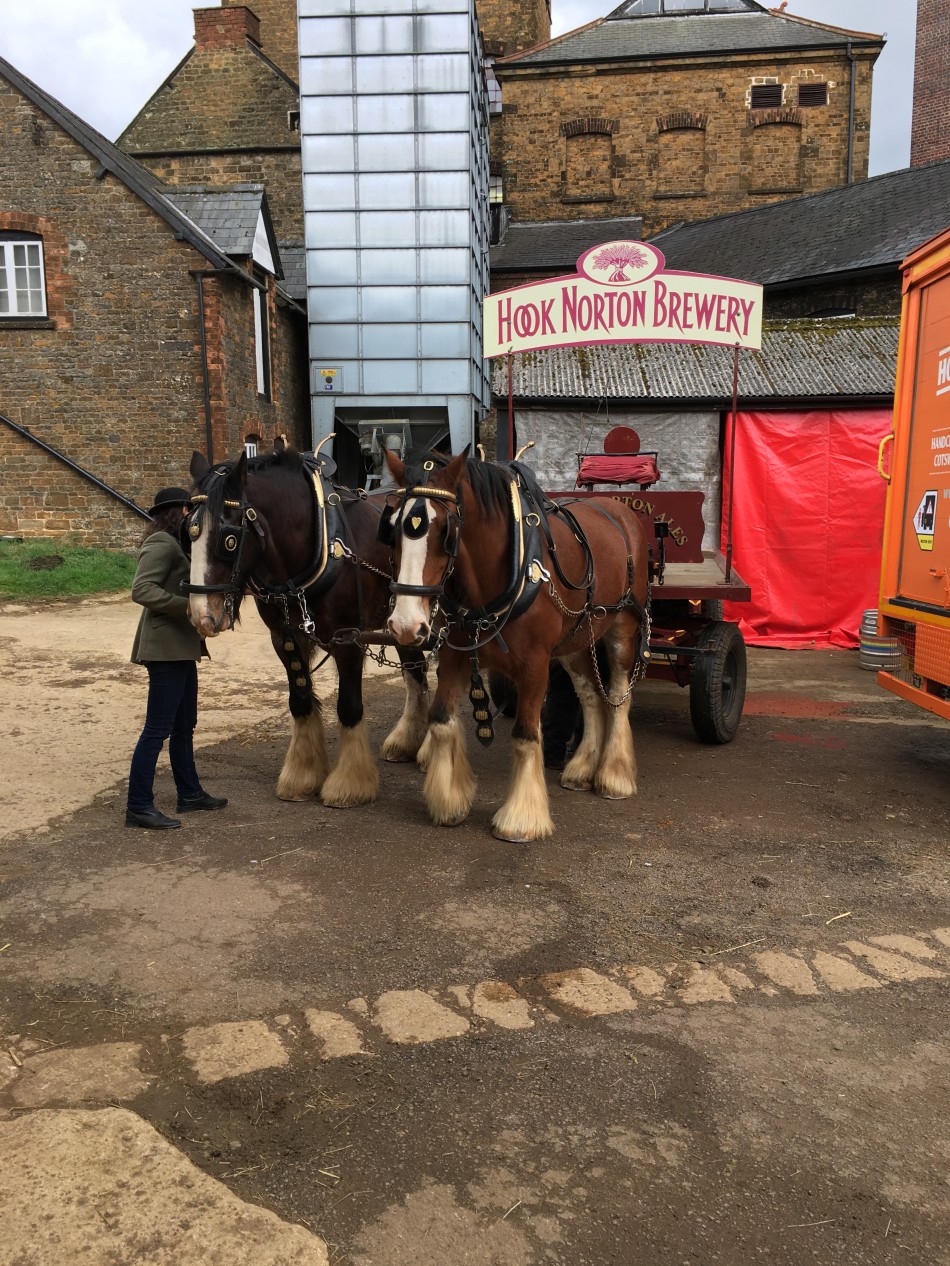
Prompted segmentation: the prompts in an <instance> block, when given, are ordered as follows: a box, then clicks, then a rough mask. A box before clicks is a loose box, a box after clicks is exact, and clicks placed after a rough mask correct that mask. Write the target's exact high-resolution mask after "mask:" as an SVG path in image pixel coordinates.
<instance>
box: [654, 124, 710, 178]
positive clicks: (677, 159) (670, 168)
mask: <svg viewBox="0 0 950 1266" xmlns="http://www.w3.org/2000/svg"><path fill="white" fill-rule="evenodd" d="M656 130H657V150H658V155H657V157H658V163H657V180H656V192H657V195H658V196H659V197H667V198H675V197H684V196H687V195H690V194H698V193H702V192H703V191H704V189H705V187H706V116H705V114H699V113H697V112H695V111H692V110H677V111H674V112H673V113H671V114H665V115H661V116H660V117H659V118H658V119H657V121H656Z"/></svg>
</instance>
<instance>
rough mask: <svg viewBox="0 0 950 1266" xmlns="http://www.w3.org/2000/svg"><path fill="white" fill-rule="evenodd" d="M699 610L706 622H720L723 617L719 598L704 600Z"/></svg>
mask: <svg viewBox="0 0 950 1266" xmlns="http://www.w3.org/2000/svg"><path fill="white" fill-rule="evenodd" d="M700 610H701V611H702V613H703V617H704V619H706V620H721V619H722V617H723V609H722V599H721V598H704V599H703V601H702V605H701V607H700Z"/></svg>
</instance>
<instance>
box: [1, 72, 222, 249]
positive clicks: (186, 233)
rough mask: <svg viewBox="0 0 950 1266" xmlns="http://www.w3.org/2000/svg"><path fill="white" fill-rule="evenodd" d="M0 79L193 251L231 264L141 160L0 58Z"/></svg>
mask: <svg viewBox="0 0 950 1266" xmlns="http://www.w3.org/2000/svg"><path fill="white" fill-rule="evenodd" d="M0 79H6V80H7V81H8V82H9V83H11V84H12V85H13V87H14V88H16V90H17V92H19V93H21V94H22V95H23V96H24V97H26V99H27V100H28V101H32V103H33V104H34V105H35V106H36V107H37V108H38V109H39V110H42V111H43V113H44V114H46V115H48V117H49V118H51V119H52V120H53V122H54V123H56V124H57V125H58V126H59V127H61V128H62V129H63V131H64V132H66V133H68V135H70V136H71V137H72V138H73V140H74V141H76V142H77V144H79V145H81V146H82V147H83V149H85V150H86V151H87V153H89V154H91V155H92V156H93V157H94V158H96V159H98V160H99V163H100V164H101V166H102V168H103V169H104V171H106V172H111V173H112V175H114V176H115V177H116V178H117V179H118V180H121V181H122V183H123V184H125V185H127V186H128V187H129V189H131V190H132V192H133V193H135V194H137V195H138V196H139V197H140V198H141V199H142V201H143V202H144V203H145V204H146V205H147V206H149V207H151V209H152V210H153V211H155V212H156V213H157V214H158V215H160V216H161V217H162V219H163V220H165V221H166V222H167V223H168V224H169V225H171V227H172V228H173V229H174V230H175V232H176V233H178V234H180V235H181V237H182V238H183V239H184V240H185V241H186V242H188V243H190V245H192V246H194V247H195V249H196V250H198V251H200V252H201V254H202V255H204V256H205V258H206V259H208V260H209V261H210V262H211V263H212V264H214V265H215V267H216V268H230V267H232V264H231V260H230V259H228V257H227V255H226V254H225V252H224V251H223V250H221V248H220V247H219V246H218V245H217V243H216V242H214V241H212V239H211V238H210V237H209V236H208V234H207V233H205V232H204V230H203V229H201V228H199V227H198V225H196V224H195V223H194V222H193V221H192V220H190V219H189V218H188V216H187V215H185V214H184V213H183V212H182V211H180V210H179V209H178V207H176V206H175V205H174V203H173V202H172V201H171V199H170V198H169V197H168V196H167V191H166V189H165V187H164V186H163V185H162V182H161V181H160V180H159V179H158V177H157V176H155V175H153V174H152V172H150V171H148V169H147V168H145V167H143V166H142V164H141V163H137V162H136V161H135V159H134V158H130V157H129V155H128V154H124V153H123V152H122V150H120V149H119V148H118V147H117V146H115V145H113V143H112V142H111V141H108V140H106V138H105V137H104V136H103V135H102V133H101V132H97V131H96V130H95V128H93V127H90V126H89V124H88V123H85V122H84V121H83V120H82V119H81V118H79V116H78V115H76V114H73V112H72V110H69V109H67V107H66V106H64V105H63V104H62V103H61V102H59V101H57V100H56V98H55V97H51V96H50V95H49V94H48V93H46V92H44V91H43V89H42V88H40V87H38V85H37V84H35V83H34V82H33V81H32V79H27V77H26V75H24V74H21V73H20V71H18V70H17V68H16V67H15V66H12V65H11V64H10V63H9V62H8V61H6V60H5V59H4V58H2V57H0Z"/></svg>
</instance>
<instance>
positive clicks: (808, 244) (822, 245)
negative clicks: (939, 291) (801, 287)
mask: <svg viewBox="0 0 950 1266" xmlns="http://www.w3.org/2000/svg"><path fill="white" fill-rule="evenodd" d="M948 224H950V160H945V161H943V162H940V163H931V164H930V165H929V166H926V167H911V168H909V169H908V170H906V171H891V172H887V173H886V174H885V175H883V176H875V177H873V178H872V179H871V180H864V181H861V182H860V183H858V184H855V185H848V186H845V187H844V188H841V189H829V190H826V191H825V192H824V193H815V194H810V195H809V196H808V197H805V198H792V199H789V200H786V201H784V202H773V203H770V204H769V205H768V206H764V207H755V208H754V209H753V210H751V211H737V212H735V213H734V214H733V215H723V216H717V217H716V218H715V219H711V220H700V221H697V222H695V223H692V224H681V225H678V226H677V227H675V228H671V229H667V230H665V231H664V232H663V233H658V234H657V235H656V236H655V237H653V238H651V239H650V240H651V241H652V242H653V243H654V244H655V245H656V246H657V247H659V249H660V250H661V251H662V252H663V254H664V255H665V256H666V263H667V267H668V268H677V269H683V270H686V271H696V272H708V271H710V264H711V261H715V269H714V271H715V272H716V273H717V274H719V275H720V276H728V277H738V278H740V279H741V280H743V281H755V282H759V283H760V284H761V285H765V286H768V285H776V284H778V283H780V282H786V283H787V282H791V281H796V280H799V279H804V278H813V277H826V278H827V277H831V276H833V275H834V274H835V273H844V272H853V271H855V270H857V269H864V268H880V267H896V266H897V265H898V264H900V262H901V261H902V260H903V259H904V258H905V257H906V256H907V255H908V254H909V253H910V252H911V251H912V250H914V249H915V248H916V247H918V246H919V245H920V244H921V243H922V242H926V241H927V239H928V238H931V237H933V236H934V235H935V234H936V233H939V232H941V231H942V230H943V229H945V228H946V227H947V225H948Z"/></svg>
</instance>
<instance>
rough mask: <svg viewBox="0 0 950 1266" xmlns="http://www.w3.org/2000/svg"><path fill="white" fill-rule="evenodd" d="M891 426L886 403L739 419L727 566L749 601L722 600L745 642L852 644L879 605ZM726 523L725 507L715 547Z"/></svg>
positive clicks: (739, 415) (797, 645)
mask: <svg viewBox="0 0 950 1266" xmlns="http://www.w3.org/2000/svg"><path fill="white" fill-rule="evenodd" d="M730 422H731V419H730V418H727V424H726V445H725V448H726V462H725V466H726V469H725V480H726V487H728V480H729V478H730V473H731V472H730V471H729V469H728V464H729V438H728V437H729V424H730ZM890 430H891V413H890V410H889V409H858V410H855V411H854V412H844V411H842V412H813V413H739V414H738V415H737V417H736V461H735V484H734V492H733V496H734V498H735V508H734V511H733V538H734V540H733V544H734V552H733V564H734V566H735V568H736V570H737V571H738V573H739V575H740V576H741V577H742V578H743V580H745V581H746V582H747V583H748V584H749V586H750V588H751V590H752V601H751V602H748V603H746V602H743V603H726V619H727V620H735V621H736V622H737V623H738V624H739V625H740V626H741V629H742V634H743V636H744V638H745V639H746V641H747V642H749V643H750V645H752V646H784V647H793V648H794V647H804V646H819V647H820V646H825V647H827V646H841V647H853V646H857V645H858V640H859V639H858V631H859V627H860V623H861V615H862V613H863V612H864V611H865V610H867V609H868V608H869V607H876V606H877V599H878V587H879V583H880V572H881V542H882V537H883V532H884V496H885V490H886V484H885V483H884V480H883V479H881V477H880V475H879V474H878V473H877V452H878V445H879V444H880V442H881V439H882V438H883V437H884V436H885V435H886V434H887V433H888V432H889V431H890ZM726 529H727V524H726V516H725V511H724V513H723V550H725V547H726Z"/></svg>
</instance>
